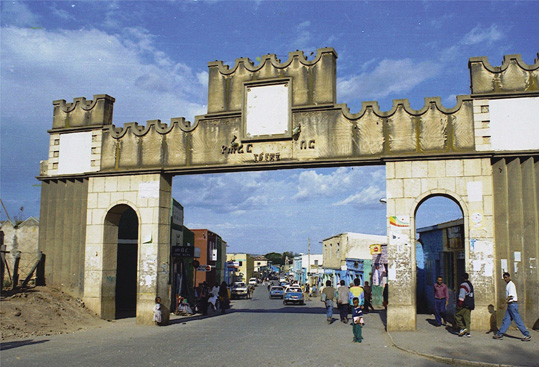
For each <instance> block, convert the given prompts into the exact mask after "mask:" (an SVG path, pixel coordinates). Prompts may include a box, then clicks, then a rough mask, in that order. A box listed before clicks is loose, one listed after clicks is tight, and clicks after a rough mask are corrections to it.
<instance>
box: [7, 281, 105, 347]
mask: <svg viewBox="0 0 539 367" xmlns="http://www.w3.org/2000/svg"><path fill="white" fill-rule="evenodd" d="M105 323H106V321H104V320H101V319H100V318H98V317H97V316H96V315H95V314H94V313H92V312H91V311H90V310H88V309H87V308H86V307H85V306H84V303H83V302H82V300H80V299H77V298H74V297H72V296H70V295H68V294H66V293H64V292H62V291H60V290H58V289H55V288H52V287H35V288H28V289H24V290H15V291H2V295H1V296H0V339H1V340H2V341H5V340H12V339H24V338H31V337H34V336H42V335H45V336H46V335H55V334H68V333H73V332H76V331H79V330H86V329H89V328H94V327H99V326H101V325H103V324H105Z"/></svg>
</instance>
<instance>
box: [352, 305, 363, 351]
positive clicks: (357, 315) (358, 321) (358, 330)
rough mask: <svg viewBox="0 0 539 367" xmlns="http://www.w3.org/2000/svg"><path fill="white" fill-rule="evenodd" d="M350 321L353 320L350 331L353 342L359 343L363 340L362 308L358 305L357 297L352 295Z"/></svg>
mask: <svg viewBox="0 0 539 367" xmlns="http://www.w3.org/2000/svg"><path fill="white" fill-rule="evenodd" d="M352 305H353V307H352V321H353V325H354V326H353V327H352V331H353V333H354V339H353V340H354V342H356V343H361V341H362V340H363V336H362V335H361V334H362V329H363V325H365V322H364V321H363V310H362V309H361V306H360V305H359V298H357V297H354V299H353V300H352Z"/></svg>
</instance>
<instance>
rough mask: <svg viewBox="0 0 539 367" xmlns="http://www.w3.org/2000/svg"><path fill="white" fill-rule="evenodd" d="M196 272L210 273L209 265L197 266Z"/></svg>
mask: <svg viewBox="0 0 539 367" xmlns="http://www.w3.org/2000/svg"><path fill="white" fill-rule="evenodd" d="M197 271H204V272H206V273H209V272H210V271H211V265H199V266H198V268H197Z"/></svg>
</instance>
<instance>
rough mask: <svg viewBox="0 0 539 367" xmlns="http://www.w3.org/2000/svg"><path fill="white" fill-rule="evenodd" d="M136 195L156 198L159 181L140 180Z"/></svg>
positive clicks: (143, 197)
mask: <svg viewBox="0 0 539 367" xmlns="http://www.w3.org/2000/svg"><path fill="white" fill-rule="evenodd" d="M138 197H139V198H140V199H154V198H158V197H159V181H148V182H140V183H139V184H138Z"/></svg>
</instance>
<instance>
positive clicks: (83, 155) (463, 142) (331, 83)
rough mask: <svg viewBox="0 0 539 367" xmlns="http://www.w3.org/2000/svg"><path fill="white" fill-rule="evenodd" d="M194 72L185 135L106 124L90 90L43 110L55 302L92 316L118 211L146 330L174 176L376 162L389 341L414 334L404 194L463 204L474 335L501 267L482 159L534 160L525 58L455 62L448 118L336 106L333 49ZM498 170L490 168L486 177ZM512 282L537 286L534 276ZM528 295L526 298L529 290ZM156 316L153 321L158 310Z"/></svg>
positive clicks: (163, 287)
mask: <svg viewBox="0 0 539 367" xmlns="http://www.w3.org/2000/svg"><path fill="white" fill-rule="evenodd" d="M208 68H209V72H208V111H207V113H206V114H205V115H201V116H196V118H195V121H194V122H193V123H191V122H189V121H186V120H185V119H184V118H171V120H170V124H169V125H167V124H166V123H162V122H161V121H159V120H151V121H148V122H147V125H146V126H142V125H139V124H138V123H136V122H133V123H126V124H125V125H124V126H123V127H116V126H114V125H113V124H112V111H113V105H114V102H115V99H114V98H113V97H111V96H108V95H105V94H102V95H95V96H94V99H93V100H86V99H85V98H82V97H80V98H75V99H74V100H73V102H70V103H67V102H66V101H65V100H58V101H54V102H53V105H54V113H53V124H52V129H51V130H49V131H48V132H49V134H50V145H49V155H48V157H49V158H48V160H46V161H43V162H42V164H41V165H40V175H39V179H40V180H41V181H42V182H43V185H42V197H41V215H40V217H41V220H40V239H39V247H40V249H41V250H42V251H43V253H44V254H45V255H46V257H47V259H48V260H47V261H48V265H47V266H46V271H45V272H46V276H47V277H48V279H49V281H50V283H52V284H55V285H59V286H62V287H66V284H67V288H68V289H66V290H68V291H70V292H72V293H74V294H75V295H77V296H79V295H80V294H81V293H83V294H84V298H85V301H86V303H87V305H88V306H89V307H90V308H91V309H93V310H95V311H96V312H98V313H99V314H100V315H103V310H102V306H103V305H102V301H101V300H102V297H101V284H102V282H103V266H102V259H100V256H103V241H102V239H103V222H100V220H102V219H103V218H104V210H106V209H107V208H108V207H110V205H114V204H115V203H119V202H121V200H128V201H130V202H132V203H133V204H134V206H135V207H136V208H137V210H138V213H139V218H140V223H141V225H140V254H141V262H140V264H139V269H140V271H139V288H140V289H139V291H140V296H139V299H138V302H137V322H141V323H151V319H152V311H151V310H152V304H153V301H154V297H155V296H157V295H158V296H160V297H161V299H162V301H163V302H162V304H164V305H166V304H169V303H170V302H169V294H168V284H167V282H168V271H169V269H170V238H169V235H170V233H169V228H170V209H171V193H170V186H171V177H172V176H173V175H176V174H193V173H194V174H199V173H209V172H233V171H255V170H271V169H287V168H313V167H335V166H343V165H347V166H351V165H358V166H359V165H373V164H385V165H386V168H387V169H386V176H387V177H386V179H387V191H388V192H387V219H388V249H389V254H390V258H389V262H390V263H389V265H390V266H389V274H388V278H389V284H390V294H391V303H390V307H389V312H388V329H389V330H413V329H415V320H416V319H415V304H414V302H415V301H414V300H412V298H411V297H410V295H411V294H413V293H414V292H415V289H414V285H413V283H412V282H411V280H412V279H413V272H412V271H411V267H410V265H411V264H414V263H415V262H414V261H413V259H411V258H410V256H411V255H412V254H413V251H412V250H411V249H410V247H411V241H410V239H411V238H412V239H413V237H411V236H413V234H412V233H411V231H412V229H411V221H410V218H412V217H413V215H412V213H413V208H414V203H415V202H416V200H417V198H418V197H420V196H421V195H423V194H424V193H426V192H433V191H432V190H447V192H452V193H454V194H456V195H458V196H459V197H460V198H461V200H462V203H463V204H464V205H461V207H462V208H467V212H466V215H464V221H465V223H466V224H467V228H468V229H467V233H466V236H467V238H469V244H468V243H467V244H466V246H467V247H469V248H470V249H469V256H467V260H466V261H467V264H466V266H467V269H468V270H469V271H468V272H469V273H470V276H471V280H472V281H473V282H474V283H475V287H476V295H477V301H478V302H477V305H478V307H477V308H476V310H475V311H474V312H473V313H472V328H479V327H483V326H485V327H487V326H488V316H489V314H488V310H487V307H486V305H487V304H490V303H492V304H495V303H496V302H495V301H496V300H495V298H494V294H495V292H494V291H495V287H496V284H495V283H494V280H493V279H494V277H495V276H496V271H499V269H500V268H501V267H500V266H496V267H494V255H493V254H494V253H496V252H495V251H494V222H495V221H494V220H493V216H494V210H493V189H492V180H493V171H492V166H491V161H492V162H495V161H497V160H498V161H499V160H500V159H501V160H505V159H509V160H512V159H514V158H518V159H528V158H532V160H536V159H537V157H538V156H539V145H538V143H537V142H539V135H538V134H539V133H538V130H537V129H536V128H535V127H536V126H537V124H539V120H538V117H537V116H539V113H537V109H538V107H537V106H538V103H539V60H536V61H535V64H533V65H527V64H525V63H524V62H523V61H522V59H521V57H520V56H519V55H509V56H507V57H505V58H504V60H503V64H502V66H501V67H492V66H491V65H490V63H489V62H488V60H487V59H486V58H472V59H470V61H469V69H470V76H471V93H472V94H471V95H462V96H457V103H456V105H455V106H454V107H452V108H445V107H444V106H443V105H442V103H441V98H439V97H432V98H425V105H424V107H422V108H421V109H419V110H414V109H413V108H411V107H410V104H409V102H408V100H405V99H400V100H394V101H393V106H392V108H391V109H390V110H389V111H381V110H380V108H379V106H378V103H377V102H364V103H363V104H362V107H361V110H360V111H359V112H357V113H351V112H350V110H349V108H348V107H347V106H346V105H344V104H337V78H336V75H337V53H336V52H335V50H334V49H332V48H323V49H319V50H318V52H317V54H316V56H314V58H313V59H311V60H308V58H307V57H306V56H305V55H304V54H303V52H301V51H296V52H292V53H290V54H289V59H288V60H287V61H284V62H281V60H279V59H278V58H277V57H276V55H271V54H269V55H264V56H263V57H262V58H261V59H260V64H259V65H255V64H254V63H253V62H252V61H251V60H249V59H246V58H241V59H238V60H236V63H235V65H234V66H233V67H229V66H227V65H224V64H223V63H222V62H221V61H215V62H210V63H209V64H208ZM463 87H467V86H463ZM259 96H265V97H264V98H258V97H259ZM248 101H250V102H248ZM263 111H275V115H273V114H265V113H263ZM523 131H524V132H525V133H523ZM519 132H520V135H521V136H520V137H524V136H523V135H524V134H525V135H526V136H525V138H526V139H525V140H526V141H525V143H524V142H522V141H520V140H522V139H515V136H517V135H518V134H519ZM507 136H510V137H513V138H512V139H506V137H507ZM517 137H518V136H517ZM532 163H533V162H532ZM504 167H505V165H504V164H501V163H498V164H497V170H499V172H500V174H502V173H503V172H505V169H504ZM507 167H508V172H509V171H510V172H513V171H515V170H516V171H519V170H517V169H516V168H517V167H515V165H514V164H511V163H510V162H508V163H507ZM522 169H523V170H522V172H523V175H522V182H523V183H524V182H525V183H526V187H528V186H530V185H529V182H533V180H532V176H533V175H532V174H533V172H534V170H533V169H532V168H531V167H530V163H523V165H522ZM535 170H536V169H535ZM502 176H503V175H502ZM502 176H500V175H498V172H497V175H496V177H497V178H496V179H497V180H499V182H500V184H501V186H500V187H502V186H503V187H512V185H511V182H510V180H512V179H514V177H515V176H514V175H512V176H511V177H509V176H507V177H505V176H503V177H502ZM504 177H505V178H504ZM506 181H507V182H506ZM534 190H535V191H534ZM534 190H529V191H530V192H529V193H528V191H526V190H524V191H525V192H524V191H516V194H513V191H512V192H511V195H512V196H510V197H511V198H514V199H515V200H522V199H523V198H528V197H531V196H530V195H532V194H533V195H536V194H535V193H536V191H537V190H536V189H534ZM501 191H503V190H501ZM501 191H500V192H498V196H497V198H498V199H497V208H499V210H498V213H502V212H503V211H504V209H507V208H508V205H507V204H506V203H505V202H504V200H505V197H506V196H508V195H505V194H504V193H503V192H501ZM523 192H524V193H523ZM515 195H516V196H515ZM533 195H532V196H533ZM534 197H535V196H534ZM525 201H526V202H531V200H525ZM506 212H508V213H509V212H511V211H510V210H506ZM529 212H530V213H531V215H528V216H527V217H531V218H535V220H536V218H537V217H538V216H539V214H538V210H537V207H534V208H530V209H529ZM471 218H474V221H472V220H471ZM500 218H501V219H500V221H499V222H498V221H496V222H497V223H498V224H499V227H500V228H499V230H498V231H497V233H498V235H499V236H500V237H501V236H503V238H506V237H509V236H510V235H512V234H513V233H516V234H517V236H520V237H522V236H524V237H525V238H526V241H527V242H531V243H532V245H531V246H526V247H525V249H526V254H527V255H529V257H528V258H529V261H528V260H526V265H534V264H535V262H536V257H532V255H533V251H536V250H537V248H538V246H539V242H538V237H537V235H536V232H537V231H535V232H534V231H533V229H535V227H533V229H532V230H523V231H520V232H518V231H515V230H514V228H518V227H523V226H524V224H525V223H527V222H526V220H527V219H526V218H524V217H523V216H522V215H520V216H515V215H512V218H515V223H513V225H512V226H511V228H505V229H503V228H501V227H503V226H504V222H505V221H504V217H503V214H502V215H501V216H500ZM518 233H521V235H519V234H518ZM467 242H468V241H467ZM513 242H514V241H513ZM521 242H522V241H521ZM517 245H518V244H517ZM511 246H513V245H511ZM521 247H522V248H524V247H523V246H520V245H518V248H521ZM82 254H84V256H81V255H82ZM96 254H97V255H96ZM499 255H500V256H505V257H504V258H501V259H500V260H505V261H502V263H501V264H500V265H502V264H505V263H509V264H511V262H512V260H514V261H519V260H517V259H520V252H518V255H517V254H516V253H515V254H511V249H510V248H509V247H508V248H506V249H504V251H500V252H499ZM532 260H533V263H532ZM528 263H529V264H528ZM505 266H506V265H505ZM82 274H84V275H83V276H82ZM515 279H517V280H518V279H524V278H518V277H516V278H515ZM526 279H529V280H533V281H534V282H535V283H534V284H537V271H536V270H534V272H533V274H531V275H530V276H529V277H526ZM518 286H523V284H517V287H518ZM528 293H529V294H530V299H531V297H532V294H536V293H534V292H528ZM412 315H413V316H412ZM163 317H164V319H165V320H166V319H167V317H168V314H167V310H164V312H163Z"/></svg>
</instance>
